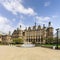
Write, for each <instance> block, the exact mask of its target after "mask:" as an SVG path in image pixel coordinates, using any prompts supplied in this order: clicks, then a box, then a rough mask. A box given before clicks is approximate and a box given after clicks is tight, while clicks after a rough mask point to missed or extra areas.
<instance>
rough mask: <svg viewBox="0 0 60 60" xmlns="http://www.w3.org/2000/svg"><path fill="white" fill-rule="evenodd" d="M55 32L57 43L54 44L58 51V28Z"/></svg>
mask: <svg viewBox="0 0 60 60" xmlns="http://www.w3.org/2000/svg"><path fill="white" fill-rule="evenodd" d="M56 31H57V42H56V49H58V32H59V28H58V29H56Z"/></svg>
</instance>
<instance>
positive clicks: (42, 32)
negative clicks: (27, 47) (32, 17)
mask: <svg viewBox="0 0 60 60" xmlns="http://www.w3.org/2000/svg"><path fill="white" fill-rule="evenodd" d="M13 38H22V39H23V40H25V41H27V42H35V43H46V42H47V40H46V38H53V27H52V26H51V22H49V23H48V27H45V25H43V27H41V26H40V25H38V26H36V23H35V26H33V28H32V27H28V28H26V29H25V30H21V26H20V29H17V30H14V32H13V33H12V39H13Z"/></svg>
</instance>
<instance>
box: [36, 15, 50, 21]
mask: <svg viewBox="0 0 60 60" xmlns="http://www.w3.org/2000/svg"><path fill="white" fill-rule="evenodd" d="M36 19H37V20H40V21H46V20H50V17H40V16H36Z"/></svg>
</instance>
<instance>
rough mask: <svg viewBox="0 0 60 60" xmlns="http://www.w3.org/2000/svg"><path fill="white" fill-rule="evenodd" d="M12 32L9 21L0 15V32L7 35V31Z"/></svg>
mask: <svg viewBox="0 0 60 60" xmlns="http://www.w3.org/2000/svg"><path fill="white" fill-rule="evenodd" d="M13 30H14V28H13V27H12V26H11V21H10V20H9V19H7V18H6V17H3V16H1V15H0V31H2V32H4V33H8V32H9V31H13Z"/></svg>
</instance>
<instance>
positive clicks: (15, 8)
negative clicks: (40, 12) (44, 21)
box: [0, 0, 36, 15]
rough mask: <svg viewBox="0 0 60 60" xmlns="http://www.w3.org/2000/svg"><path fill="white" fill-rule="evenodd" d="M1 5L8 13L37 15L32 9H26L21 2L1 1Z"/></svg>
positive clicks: (14, 0)
mask: <svg viewBox="0 0 60 60" xmlns="http://www.w3.org/2000/svg"><path fill="white" fill-rule="evenodd" d="M0 4H1V5H3V6H4V7H5V8H6V9H7V10H8V11H10V12H12V13H13V14H17V13H22V14H26V15H35V14H36V13H35V12H34V10H33V9H32V8H25V7H24V6H23V5H22V3H21V0H3V1H0Z"/></svg>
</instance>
